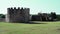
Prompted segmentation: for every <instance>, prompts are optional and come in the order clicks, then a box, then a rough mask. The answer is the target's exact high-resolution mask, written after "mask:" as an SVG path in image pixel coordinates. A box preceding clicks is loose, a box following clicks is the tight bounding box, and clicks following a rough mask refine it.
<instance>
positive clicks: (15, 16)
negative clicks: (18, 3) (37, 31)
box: [6, 7, 30, 22]
mask: <svg viewBox="0 0 60 34" xmlns="http://www.w3.org/2000/svg"><path fill="white" fill-rule="evenodd" d="M29 11H30V9H29V8H20V7H18V8H16V7H14V8H7V15H6V22H29V16H30V14H29Z"/></svg>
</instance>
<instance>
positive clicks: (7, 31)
mask: <svg viewBox="0 0 60 34" xmlns="http://www.w3.org/2000/svg"><path fill="white" fill-rule="evenodd" d="M35 22H36V23H39V24H26V23H4V22H0V34H60V21H58V22H37V21H35Z"/></svg>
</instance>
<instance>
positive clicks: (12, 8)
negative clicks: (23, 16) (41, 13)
mask: <svg viewBox="0 0 60 34" xmlns="http://www.w3.org/2000/svg"><path fill="white" fill-rule="evenodd" d="M21 9H23V10H24V9H29V8H23V7H21V8H20V7H18V8H16V7H11V8H7V10H21Z"/></svg>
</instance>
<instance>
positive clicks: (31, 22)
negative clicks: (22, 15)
mask: <svg viewBox="0 0 60 34" xmlns="http://www.w3.org/2000/svg"><path fill="white" fill-rule="evenodd" d="M24 24H47V23H41V22H40V23H37V22H33V21H30V22H26V23H24Z"/></svg>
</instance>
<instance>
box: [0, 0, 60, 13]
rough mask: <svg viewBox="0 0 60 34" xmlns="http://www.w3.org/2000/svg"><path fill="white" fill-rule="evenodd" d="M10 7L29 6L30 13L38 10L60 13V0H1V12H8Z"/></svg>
mask: <svg viewBox="0 0 60 34" xmlns="http://www.w3.org/2000/svg"><path fill="white" fill-rule="evenodd" d="M8 7H27V8H30V14H37V13H38V12H42V13H50V12H56V13H57V14H60V0H0V14H1V13H3V14H7V8H8Z"/></svg>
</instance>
